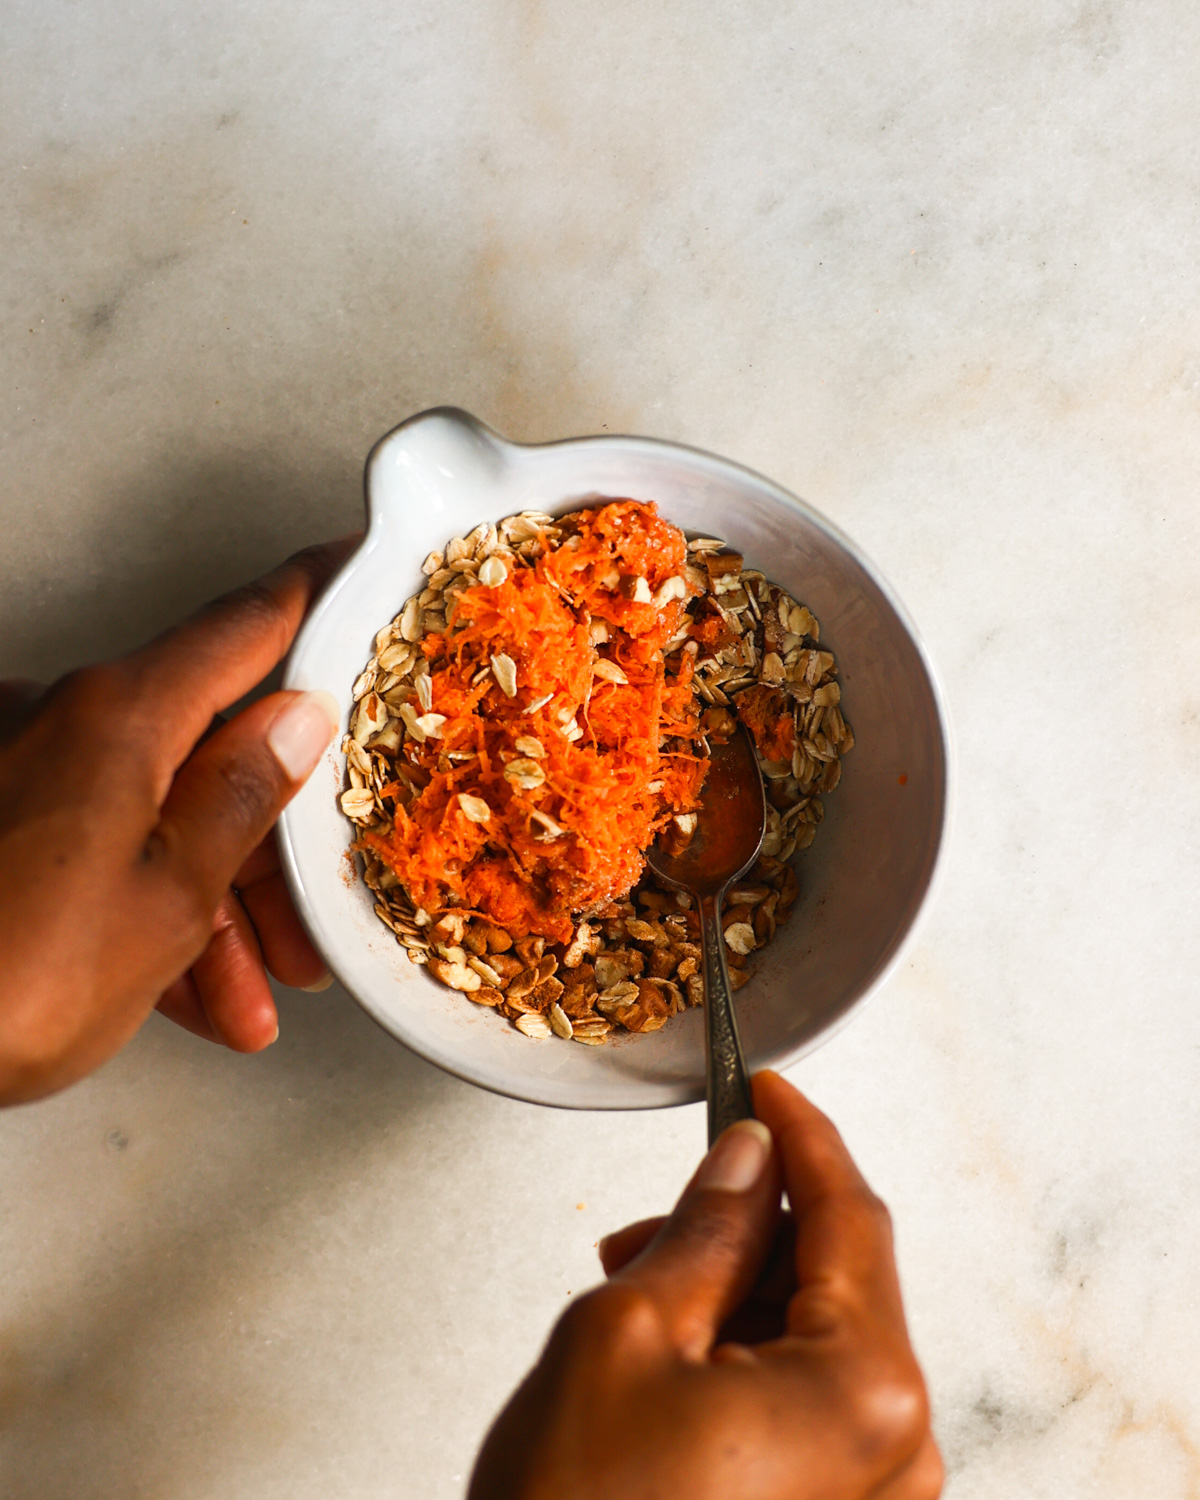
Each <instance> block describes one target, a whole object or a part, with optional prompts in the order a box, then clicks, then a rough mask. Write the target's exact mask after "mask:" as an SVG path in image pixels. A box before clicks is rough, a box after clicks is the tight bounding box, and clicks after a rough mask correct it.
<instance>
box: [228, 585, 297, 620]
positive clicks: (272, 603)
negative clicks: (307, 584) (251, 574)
mask: <svg viewBox="0 0 1200 1500" xmlns="http://www.w3.org/2000/svg"><path fill="white" fill-rule="evenodd" d="M212 607H213V608H214V609H219V610H222V611H225V612H228V613H230V614H236V615H239V616H241V617H249V618H250V619H251V620H260V621H262V622H263V623H264V624H267V625H273V624H275V623H277V622H279V623H282V619H283V611H282V606H281V604H280V600H279V596H278V594H277V593H276V591H275V590H274V589H273V588H272V587H271V584H270V583H269V582H268V581H267V580H266V579H265V578H255V579H252V580H251V581H250V582H249V583H243V584H241V585H240V586H239V587H238V588H236V589H234V590H233V591H232V593H229V594H226V595H225V596H224V597H223V598H222V599H219V600H218V601H217V603H216V604H215V605H214V606H212Z"/></svg>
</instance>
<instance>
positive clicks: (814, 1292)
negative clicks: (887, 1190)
mask: <svg viewBox="0 0 1200 1500" xmlns="http://www.w3.org/2000/svg"><path fill="white" fill-rule="evenodd" d="M753 1087H754V1107H755V1110H756V1112H757V1113H758V1115H759V1117H760V1119H762V1120H763V1122H764V1123H765V1124H767V1125H768V1126H769V1127H770V1129H771V1133H772V1135H773V1136H774V1137H775V1141H776V1145H777V1147H778V1151H779V1157H780V1162H781V1166H782V1170H783V1180H784V1185H785V1187H786V1189H787V1193H788V1198H789V1199H790V1201H791V1206H792V1212H793V1214H794V1215H795V1218H796V1224H797V1234H796V1255H795V1271H796V1284H797V1287H798V1288H799V1290H798V1292H797V1296H796V1298H795V1299H793V1304H792V1309H791V1310H790V1313H789V1327H790V1328H791V1330H792V1332H794V1333H796V1334H803V1333H805V1332H806V1331H808V1329H807V1327H806V1323H805V1319H806V1318H809V1319H811V1320H814V1321H813V1328H812V1331H813V1332H818V1331H820V1330H821V1328H823V1326H824V1324H825V1321H826V1319H827V1314H828V1311H829V1308H830V1305H831V1303H833V1304H836V1305H837V1306H855V1307H862V1306H869V1307H870V1308H871V1309H872V1311H873V1312H874V1313H882V1314H885V1315H886V1316H888V1317H890V1318H892V1319H893V1320H897V1321H898V1323H899V1326H900V1327H901V1328H903V1324H904V1314H903V1308H902V1306H901V1302H900V1288H899V1282H898V1280H897V1277H896V1267H895V1258H894V1255H893V1250H892V1235H891V1224H890V1221H889V1219H888V1215H887V1210H886V1209H885V1208H884V1207H883V1205H882V1204H881V1203H880V1201H879V1199H878V1198H876V1196H875V1195H874V1193H872V1192H871V1189H870V1188H869V1187H868V1186H867V1184H866V1181H865V1180H864V1178H863V1176H862V1173H861V1172H860V1171H859V1170H858V1168H857V1166H856V1165H855V1163H854V1160H853V1158H852V1157H851V1155H850V1153H849V1152H848V1151H847V1150H846V1147H845V1145H844V1143H843V1141H842V1138H841V1136H840V1135H839V1134H838V1132H837V1130H836V1129H835V1127H834V1125H833V1123H832V1121H830V1120H829V1119H827V1118H826V1116H825V1115H823V1114H822V1113H821V1111H820V1110H819V1109H817V1107H816V1106H815V1105H813V1104H810V1103H809V1101H808V1100H807V1099H806V1098H805V1097H804V1096H803V1094H801V1093H800V1092H799V1091H798V1090H797V1089H794V1088H793V1087H792V1086H791V1084H789V1083H788V1082H787V1081H786V1080H785V1079H783V1078H780V1077H779V1075H778V1074H777V1073H760V1074H758V1075H757V1077H756V1078H755V1079H754V1084H753Z"/></svg>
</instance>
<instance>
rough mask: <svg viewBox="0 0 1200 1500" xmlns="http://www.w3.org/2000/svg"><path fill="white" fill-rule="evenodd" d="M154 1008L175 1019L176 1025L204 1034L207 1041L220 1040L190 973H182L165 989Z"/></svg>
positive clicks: (168, 1017)
mask: <svg viewBox="0 0 1200 1500" xmlns="http://www.w3.org/2000/svg"><path fill="white" fill-rule="evenodd" d="M154 1008H155V1010H158V1011H161V1012H162V1014H163V1015H164V1016H166V1018H167V1020H168V1021H174V1023H175V1024H176V1026H182V1027H183V1029H184V1030H185V1031H190V1032H192V1033H193V1034H194V1035H195V1036H202V1037H203V1038H204V1040H205V1041H206V1042H217V1041H220V1038H219V1037H218V1036H217V1033H216V1032H215V1031H214V1030H213V1028H212V1023H211V1022H210V1021H209V1019H208V1017H207V1016H206V1015H205V1014H204V1007H203V1005H201V1003H200V995H199V992H198V991H197V989H196V981H195V980H194V979H193V978H192V976H191V974H190V973H187V974H181V975H180V977H179V978H178V979H177V980H176V981H175V983H174V984H173V985H170V986H169V987H168V988H167V989H165V990H164V991H163V993H162V995H161V996H160V997H159V1001H158V1004H157V1005H156V1006H155V1007H154Z"/></svg>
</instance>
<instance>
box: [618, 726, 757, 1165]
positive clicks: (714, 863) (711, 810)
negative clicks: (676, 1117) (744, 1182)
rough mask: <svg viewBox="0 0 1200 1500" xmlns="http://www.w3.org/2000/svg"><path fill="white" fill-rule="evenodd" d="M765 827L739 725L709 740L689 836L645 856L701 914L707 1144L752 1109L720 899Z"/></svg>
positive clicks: (662, 841)
mask: <svg viewBox="0 0 1200 1500" xmlns="http://www.w3.org/2000/svg"><path fill="white" fill-rule="evenodd" d="M766 827H767V799H766V793H765V792H764V790H763V779H762V772H761V771H760V770H759V766H758V757H757V755H756V754H755V753H754V742H753V740H751V738H750V735H749V732H748V731H747V729H746V728H745V726H744V725H741V726H739V727H738V729H737V732H736V733H735V734H734V735H733V736H732V737H731V738H730V739H729V740H728V741H727V742H726V743H725V744H723V745H714V746H713V750H712V758H711V759H710V761H709V766H708V775H707V776H706V777H705V778H704V786H703V788H702V790H701V793H700V807H699V809H698V810H697V812H696V826H695V830H694V832H693V834H692V838H691V842H690V843H688V844H687V845H686V847H685V848H683V849H682V850H680V851H679V852H678V853H672V852H671V848H670V842H669V839H668V837H667V836H660V837H659V840H658V842H657V843H655V845H654V846H653V847H652V848H651V850H650V852H649V854H648V855H647V856H646V863H647V865H649V867H650V869H652V870H653V871H654V873H655V874H656V875H657V876H659V878H660V879H662V880H665V881H666V883H667V884H668V885H670V886H674V887H675V888H676V889H677V890H682V891H687V892H688V893H689V894H690V895H691V896H692V898H693V899H694V900H695V902H696V906H697V909H698V912H699V916H700V946H701V949H702V951H703V954H704V1033H705V1038H706V1041H707V1046H708V1065H707V1069H706V1093H707V1097H708V1144H709V1145H710V1146H711V1145H712V1143H713V1142H714V1141H715V1140H716V1138H717V1137H718V1136H719V1135H720V1134H721V1132H722V1131H723V1130H724V1129H726V1127H727V1126H729V1125H732V1124H733V1123H734V1121H735V1120H746V1119H749V1118H751V1117H752V1116H753V1114H754V1103H753V1100H752V1099H751V1096H750V1076H749V1074H748V1072H747V1071H746V1059H745V1057H744V1055H743V1053H742V1043H741V1038H740V1037H739V1036H738V1028H737V1017H736V1015H735V1014H734V1009H733V991H732V988H731V987H730V983H729V966H728V964H727V962H726V959H725V933H724V930H723V928H722V926H721V902H722V901H723V899H724V896H725V892H726V891H727V890H728V888H729V887H730V885H731V884H732V883H733V882H734V881H735V880H737V879H738V878H739V877H740V876H742V875H744V874H745V873H746V871H747V870H748V869H749V868H750V866H751V865H752V864H753V863H754V861H755V860H756V859H757V858H758V851H759V850H760V849H761V848H762V841H763V834H764V833H765V832H766Z"/></svg>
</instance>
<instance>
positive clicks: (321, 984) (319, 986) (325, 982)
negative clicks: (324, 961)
mask: <svg viewBox="0 0 1200 1500" xmlns="http://www.w3.org/2000/svg"><path fill="white" fill-rule="evenodd" d="M332 983H333V975H332V974H326V975H325V977H324V979H318V980H317V982H316V984H302V985H301V986H300V988H301V989H302V990H307V991H308V993H309V994H310V995H319V994H320V993H321V991H322V990H327V989H328V988H329V986H330V985H331V984H332Z"/></svg>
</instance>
